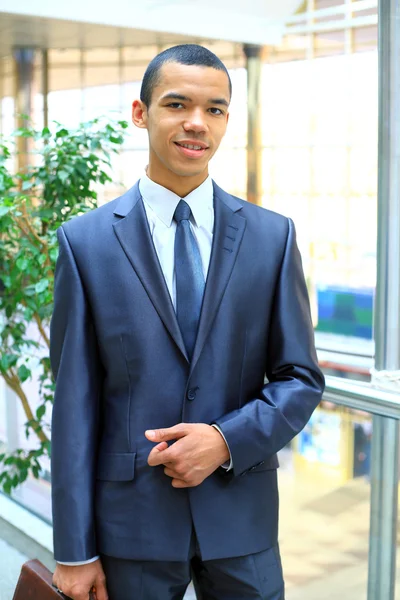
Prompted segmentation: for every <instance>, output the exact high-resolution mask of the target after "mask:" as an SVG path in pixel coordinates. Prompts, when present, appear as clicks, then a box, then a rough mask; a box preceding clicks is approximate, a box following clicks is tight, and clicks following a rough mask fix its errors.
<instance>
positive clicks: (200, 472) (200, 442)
mask: <svg viewBox="0 0 400 600" xmlns="http://www.w3.org/2000/svg"><path fill="white" fill-rule="evenodd" d="M145 435H146V437H147V439H148V440H151V441H152V442H158V444H157V446H155V447H154V448H153V449H152V451H151V452H150V454H149V458H148V460H147V462H148V464H149V465H150V466H151V467H155V466H157V465H165V469H164V473H165V474H166V475H168V477H171V478H172V486H173V487H175V488H185V487H195V486H197V485H200V483H202V482H203V481H204V479H206V478H207V477H208V476H209V475H211V473H213V472H214V471H215V470H216V469H218V467H220V466H221V465H222V464H224V462H226V461H227V460H229V457H230V455H229V450H228V447H227V445H226V443H225V440H224V438H223V437H222V435H221V434H220V433H219V431H218V430H217V429H215V427H211V425H206V424H205V423H179V424H178V425H175V426H174V427H169V428H166V429H156V430H155V431H150V430H149V431H146V432H145ZM170 440H176V441H175V443H174V444H172V445H171V446H168V443H167V442H168V441H170Z"/></svg>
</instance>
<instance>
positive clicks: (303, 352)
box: [215, 219, 325, 475]
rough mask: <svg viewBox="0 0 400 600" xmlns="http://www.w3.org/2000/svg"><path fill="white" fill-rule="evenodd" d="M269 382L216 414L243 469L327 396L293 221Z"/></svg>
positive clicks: (272, 449) (275, 447) (284, 439)
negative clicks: (242, 401) (236, 405)
mask: <svg viewBox="0 0 400 600" xmlns="http://www.w3.org/2000/svg"><path fill="white" fill-rule="evenodd" d="M266 375H267V379H268V383H267V384H266V385H264V387H263V388H262V389H261V390H260V392H259V394H258V395H257V397H256V398H254V399H252V400H250V401H249V402H247V403H246V404H244V405H243V406H242V407H241V408H239V409H237V410H234V411H232V412H230V413H228V414H225V415H223V416H222V417H220V418H219V419H216V420H215V423H216V424H217V425H218V426H219V427H220V429H221V431H222V433H223V435H224V437H225V439H226V441H227V444H228V446H229V450H230V452H231V456H232V462H233V474H234V475H241V474H243V473H245V472H247V471H249V470H251V469H252V468H255V467H257V466H259V465H260V464H262V463H263V461H266V460H268V459H269V458H270V457H272V456H273V455H274V454H276V452H278V451H279V450H281V449H282V448H283V447H284V446H285V445H286V444H287V443H288V442H289V441H290V440H291V439H292V438H293V437H294V436H295V435H296V434H297V433H299V431H301V430H302V429H303V427H304V426H305V425H306V424H307V422H308V420H309V418H310V417H311V414H312V412H313V411H314V409H315V408H316V407H317V405H318V403H319V402H320V400H321V397H322V393H323V390H324V385H325V382H324V377H323V375H322V373H321V371H320V369H319V367H318V360H317V355H316V351H315V345H314V332H313V326H312V322H311V314H310V305H309V299H308V293H307V287H306V283H305V279H304V274H303V269H302V263H301V257H300V253H299V250H298V247H297V243H296V233H295V228H294V224H293V222H292V221H291V220H290V219H289V227H288V237H287V240H286V247H285V252H284V256H283V260H282V265H281V270H280V276H279V279H278V282H277V287H276V289H275V292H274V304H273V309H272V314H271V324H270V333H269V340H268V348H267V357H266Z"/></svg>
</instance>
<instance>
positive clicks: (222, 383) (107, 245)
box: [51, 184, 324, 561]
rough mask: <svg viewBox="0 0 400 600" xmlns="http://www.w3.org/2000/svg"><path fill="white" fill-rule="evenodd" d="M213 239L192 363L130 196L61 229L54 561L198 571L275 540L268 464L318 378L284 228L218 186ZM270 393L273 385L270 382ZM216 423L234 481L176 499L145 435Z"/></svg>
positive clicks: (290, 231) (292, 431)
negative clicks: (165, 564)
mask: <svg viewBox="0 0 400 600" xmlns="http://www.w3.org/2000/svg"><path fill="white" fill-rule="evenodd" d="M214 206H215V229H214V237H213V246H212V253H211V261H210V268H209V273H208V278H207V283H206V290H205V296H204V302H203V307H202V313H201V319H200V324H199V332H198V337H197V342H196V346H195V350H194V355H193V360H192V361H191V363H189V361H188V358H187V354H186V351H185V347H184V343H183V339H182V335H181V333H180V330H179V326H178V323H177V320H176V316H175V311H174V308H173V305H172V302H171V298H170V295H169V293H168V289H167V286H166V283H165V281H164V278H163V274H162V271H161V268H160V265H159V262H158V259H157V255H156V252H155V249H154V246H153V243H152V239H151V236H150V230H149V226H148V223H147V219H146V214H145V210H144V206H143V202H142V199H141V197H140V193H139V187H138V184H136V185H135V186H134V187H133V188H132V189H130V190H129V191H128V192H126V193H125V194H124V195H123V196H121V197H120V198H118V199H117V200H114V201H112V202H110V203H108V204H106V205H105V206H102V207H100V208H98V209H96V210H94V211H92V212H89V213H87V214H85V215H82V216H80V217H77V218H74V219H72V220H71V221H69V222H67V223H66V224H65V225H63V226H62V227H61V228H60V229H59V230H58V239H59V246H60V254H59V259H58V263H57V268H56V276H55V294H54V301H55V303H54V313H53V317H52V321H51V363H52V369H53V373H54V376H55V378H56V393H55V402H54V410H53V419H52V497H53V525H54V541H55V545H54V547H55V558H56V559H57V560H60V561H82V560H86V559H89V558H91V557H92V556H95V555H96V554H98V553H104V554H109V555H111V556H116V557H121V558H131V559H141V560H186V559H187V556H188V551H189V542H190V536H191V530H192V522H193V524H194V526H195V529H196V532H197V537H198V541H199V545H200V549H201V553H202V557H203V559H204V560H209V559H217V558H226V557H232V556H239V555H244V554H248V553H252V552H258V551H261V550H263V549H265V548H267V547H269V546H272V545H274V544H275V543H276V541H277V535H278V490H277V472H276V469H277V467H278V461H277V457H276V453H277V451H278V450H280V449H281V448H282V447H283V446H285V445H286V444H287V443H288V442H289V441H290V440H291V439H292V438H293V436H295V435H296V434H297V433H298V432H299V431H300V430H301V429H302V428H303V427H304V426H305V424H306V423H307V421H308V419H309V418H310V415H311V413H312V412H313V410H314V409H315V407H316V406H317V404H318V403H319V401H320V399H321V395H322V391H323V386H324V379H323V376H322V374H321V372H320V370H319V368H318V363H317V358H316V353H315V348H314V338H313V328H312V324H311V319H310V311H309V302H308V296H307V290H306V285H305V281H304V276H303V271H302V266H301V259H300V255H299V251H298V249H297V245H296V239H295V230H294V226H293V223H292V221H291V220H290V219H287V218H286V217H283V216H281V215H278V214H276V213H273V212H271V211H268V210H265V209H263V208H260V207H257V206H254V205H252V204H249V203H247V202H245V201H243V200H239V199H238V198H235V197H233V196H231V195H229V194H227V193H226V192H224V191H223V190H222V189H221V188H219V187H218V186H217V185H216V184H214ZM266 377H267V379H268V383H266V379H265V378H266ZM180 422H188V423H196V422H201V423H209V424H211V423H217V424H218V425H219V427H220V428H221V430H222V432H223V434H224V436H225V438H226V440H227V442H228V444H229V448H230V451H231V454H232V458H233V471H231V472H228V473H226V472H224V471H223V469H222V468H220V469H218V470H217V471H216V472H215V473H213V474H212V475H211V476H210V477H208V478H207V479H206V480H205V481H204V482H203V483H202V484H201V485H199V486H197V487H194V488H186V489H175V488H173V487H172V486H171V479H170V478H169V477H167V476H166V475H165V474H164V471H163V466H159V467H149V466H148V464H147V458H148V455H149V452H150V450H151V449H152V448H153V447H154V444H153V443H151V442H149V441H148V440H147V439H146V438H145V436H144V431H145V430H146V429H154V428H163V427H170V426H173V425H175V424H177V423H180Z"/></svg>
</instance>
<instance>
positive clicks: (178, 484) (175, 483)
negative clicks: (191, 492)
mask: <svg viewBox="0 0 400 600" xmlns="http://www.w3.org/2000/svg"><path fill="white" fill-rule="evenodd" d="M171 485H172V487H174V488H187V487H193V486H191V485H189V484H188V483H187V482H186V481H184V480H183V479H173V480H172V482H171Z"/></svg>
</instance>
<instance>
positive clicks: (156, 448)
mask: <svg viewBox="0 0 400 600" xmlns="http://www.w3.org/2000/svg"><path fill="white" fill-rule="evenodd" d="M167 448H168V442H160V443H159V444H157V446H154V448H152V450H151V451H152V452H154V451H158V452H162V451H163V450H166V449H167Z"/></svg>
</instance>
